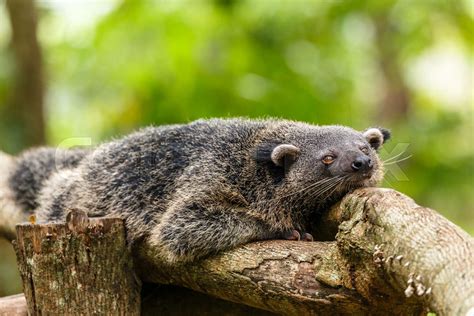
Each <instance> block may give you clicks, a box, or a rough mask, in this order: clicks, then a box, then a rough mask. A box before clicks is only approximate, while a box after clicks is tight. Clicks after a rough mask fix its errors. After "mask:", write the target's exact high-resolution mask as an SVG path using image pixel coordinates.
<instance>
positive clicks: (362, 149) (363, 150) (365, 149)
mask: <svg viewBox="0 0 474 316" xmlns="http://www.w3.org/2000/svg"><path fill="white" fill-rule="evenodd" d="M360 151H362V152H363V153H364V154H366V155H367V154H368V153H369V148H367V147H365V146H363V147H361V148H360Z"/></svg>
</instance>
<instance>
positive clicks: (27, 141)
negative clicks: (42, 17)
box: [2, 0, 45, 151]
mask: <svg viewBox="0 0 474 316" xmlns="http://www.w3.org/2000/svg"><path fill="white" fill-rule="evenodd" d="M6 8H7V11H8V14H9V17H10V24H11V30H12V36H11V49H12V52H13V60H14V65H15V68H14V81H13V86H12V90H11V91H12V92H11V95H10V96H9V100H8V102H7V107H6V109H5V112H4V113H2V118H3V119H2V121H3V123H2V124H3V125H5V126H6V127H7V128H8V129H9V131H10V133H9V135H14V136H15V137H16V139H15V143H16V144H18V146H19V147H18V148H12V150H15V151H17V150H19V149H21V147H30V146H33V145H39V144H44V143H45V126H44V74H43V60H42V52H41V47H40V45H39V42H38V38H37V28H38V18H37V12H36V7H35V4H34V1H33V0H6ZM11 131H14V133H12V132H11Z"/></svg>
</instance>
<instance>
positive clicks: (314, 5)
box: [0, 0, 474, 295]
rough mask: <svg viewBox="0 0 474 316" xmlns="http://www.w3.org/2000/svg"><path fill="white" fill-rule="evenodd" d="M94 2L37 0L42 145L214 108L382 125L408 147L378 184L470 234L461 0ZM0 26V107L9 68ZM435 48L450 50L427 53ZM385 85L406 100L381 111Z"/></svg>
mask: <svg viewBox="0 0 474 316" xmlns="http://www.w3.org/2000/svg"><path fill="white" fill-rule="evenodd" d="M53 2H54V1H53ZM99 2H100V1H99ZM105 2H107V3H109V5H110V8H111V9H110V10H109V11H108V13H107V14H104V15H101V16H99V17H96V18H93V17H92V15H91V17H90V19H88V18H87V17H86V18H83V19H82V23H80V24H79V26H78V25H74V24H73V23H72V22H71V21H69V20H68V18H67V17H65V16H64V15H63V14H62V13H61V12H62V11H60V10H57V8H56V7H55V6H54V5H53V6H52V5H50V4H48V2H46V1H44V2H39V7H40V9H41V23H40V39H41V44H42V45H43V49H44V51H45V60H44V62H45V65H46V68H47V73H48V90H47V91H48V98H47V109H46V110H47V136H48V140H49V142H50V144H51V145H60V144H64V142H65V140H67V139H70V138H73V137H90V138H91V139H92V142H93V143H98V142H100V141H102V140H106V139H109V138H111V137H115V136H120V135H122V134H126V133H128V132H130V131H132V130H134V129H136V128H139V127H141V126H144V125H150V124H156V125H157V124H164V123H176V122H188V121H190V120H194V119H197V118H203V117H216V116H219V117H230V116H248V117H262V116H277V117H282V118H289V119H295V120H302V121H307V122H311V123H317V124H344V125H350V126H352V127H354V128H357V129H364V128H366V127H369V126H374V125H384V126H385V127H388V128H390V129H391V130H392V133H393V140H392V141H391V143H389V144H387V146H386V147H385V151H384V152H382V156H383V158H385V159H387V158H389V157H391V156H393V155H395V154H398V153H400V151H401V150H402V149H403V148H406V152H405V153H404V154H402V155H401V156H400V157H401V158H402V157H406V156H409V155H411V158H409V159H407V160H405V161H403V162H400V163H399V164H397V165H392V166H390V167H389V168H388V173H387V177H386V182H385V183H384V186H387V187H393V188H395V189H397V190H399V191H401V192H404V193H406V194H408V195H410V196H412V197H413V198H414V199H415V200H416V201H417V202H418V203H420V204H422V205H426V206H429V207H432V208H434V209H436V210H438V211H439V212H441V213H442V214H443V215H444V216H446V217H447V218H449V219H450V220H452V221H453V222H455V223H457V224H458V225H460V226H461V227H463V228H464V229H466V230H467V231H468V232H469V233H470V234H474V213H473V211H474V208H473V205H474V194H473V193H474V192H473V180H474V178H473V174H474V149H473V136H472V135H473V98H472V87H473V85H472V73H473V68H472V61H473V52H472V44H473V40H474V37H473V36H472V34H473V21H472V20H473V16H474V13H473V12H474V10H473V2H472V1H471V0H469V1H448V0H446V1H444V0H424V1H407V0H400V1H376V0H369V1H357V0H356V1H329V0H328V1H325V0H314V1H309V0H296V1H289V0H287V1H280V0H257V1H255V0H253V1H250V0H248V1H237V0H218V1H217V0H216V1H204V0H197V1H178V0H168V1H152V0H133V1H123V2H122V1H105ZM73 3H74V1H73V2H71V4H70V6H73V5H74V4H73ZM91 3H93V2H85V4H83V5H84V6H86V7H87V6H88V5H89V6H91V8H90V9H91V10H92V9H94V8H95V7H93V6H94V5H93V4H91ZM76 6H77V4H76ZM82 9H83V10H84V8H82ZM92 11H93V10H92ZM0 17H1V18H0V20H1V19H3V18H4V17H5V13H2V16H0ZM0 23H2V22H0ZM3 26H6V27H5V29H4V30H1V31H0V45H1V46H2V48H3V49H2V51H1V52H0V107H1V106H2V103H3V101H2V100H4V99H5V98H6V95H7V93H8V89H9V86H10V82H11V75H12V69H11V64H12V63H11V56H10V55H9V53H8V50H7V45H8V36H9V35H8V34H9V33H8V25H6V24H5V23H3V24H0V29H1V28H2V27H3ZM439 51H441V52H447V54H448V55H447V56H448V58H447V59H448V61H452V63H448V64H447V66H444V65H443V64H441V63H436V59H434V60H435V61H434V62H433V60H432V59H430V56H433V55H436V54H435V53H436V52H439ZM442 60H444V59H442ZM423 61H429V62H430V63H428V65H429V66H428V67H424V68H423V67H421V66H419V65H420V64H422V63H423ZM443 67H444V68H443ZM420 69H421V70H420ZM427 69H428V71H431V70H432V71H434V73H431V72H427V73H426V74H424V73H423V71H426V70H427ZM439 69H441V74H442V75H443V73H442V70H443V69H447V70H446V71H447V72H446V74H445V76H448V77H449V76H451V74H452V73H453V72H451V70H452V69H456V70H460V71H461V72H460V74H459V78H458V77H456V78H454V77H453V78H448V79H447V82H448V83H449V81H450V80H451V79H452V81H453V82H455V83H456V82H461V84H462V86H463V87H465V86H467V89H468V92H467V94H466V92H465V90H466V89H464V90H462V91H464V94H462V93H461V97H451V98H449V97H444V96H446V95H447V96H450V95H451V96H452V95H453V93H450V91H451V90H453V89H454V90H456V89H457V88H458V87H459V85H458V86H457V87H456V86H455V85H453V84H451V85H449V84H448V85H446V86H442V88H441V89H440V88H439V85H438V86H436V85H435V86H434V87H431V88H430V87H429V86H428V87H427V86H426V85H424V84H423V83H424V82H431V81H432V80H431V79H432V77H433V76H435V74H437V75H439V73H440V70H439ZM458 73H459V71H458V72H454V74H458ZM390 78H392V79H390ZM420 78H421V80H420ZM456 80H458V81H456ZM459 80H460V81H459ZM445 81H446V78H445ZM420 82H421V83H420ZM394 87H395V88H396V89H398V88H402V89H404V91H405V92H406V93H407V94H408V96H409V101H408V108H407V109H406V110H403V113H397V109H395V115H393V114H390V115H388V114H387V113H388V112H387V111H388V110H387V107H386V104H385V103H384V100H385V99H384V97H383V94H384V91H387V89H388V90H390V89H391V88H394ZM437 87H438V88H437ZM436 89H438V90H440V91H436ZM445 90H446V91H445ZM456 91H457V90H456ZM462 91H461V92H462ZM443 93H444V94H443ZM458 94H459V93H458ZM455 95H456V94H455ZM440 96H441V97H440ZM384 104H385V106H384ZM0 122H1V118H0ZM0 136H1V138H2V142H1V144H2V146H3V147H4V148H3V149H5V150H7V151H10V152H17V151H19V150H21V149H23V146H22V144H19V143H17V142H15V141H14V139H15V135H11V134H9V131H7V130H4V129H2V128H1V126H0ZM0 249H1V251H2V252H3V251H7V250H6V249H7V248H6V247H5V246H4V247H1V246H0ZM10 253H11V252H10ZM0 262H1V261H0ZM2 264H3V266H0V295H4V294H6V293H11V292H15V291H19V288H18V283H16V281H13V280H12V279H14V278H15V277H14V276H12V275H14V272H13V271H14V268H15V267H14V265H12V264H9V265H7V264H4V263H2ZM8 278H10V279H8Z"/></svg>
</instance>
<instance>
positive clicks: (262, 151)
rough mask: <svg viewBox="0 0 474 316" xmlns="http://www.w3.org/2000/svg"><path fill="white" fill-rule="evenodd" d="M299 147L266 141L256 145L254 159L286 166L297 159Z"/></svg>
mask: <svg viewBox="0 0 474 316" xmlns="http://www.w3.org/2000/svg"><path fill="white" fill-rule="evenodd" d="M299 154H300V149H299V148H298V147H296V146H295V145H291V144H273V143H268V144H264V145H261V146H259V147H258V149H257V151H256V153H255V160H257V161H260V162H262V161H264V162H270V161H271V162H273V163H274V164H275V165H277V166H279V167H284V166H287V165H288V164H291V163H292V162H294V161H296V159H298V156H299Z"/></svg>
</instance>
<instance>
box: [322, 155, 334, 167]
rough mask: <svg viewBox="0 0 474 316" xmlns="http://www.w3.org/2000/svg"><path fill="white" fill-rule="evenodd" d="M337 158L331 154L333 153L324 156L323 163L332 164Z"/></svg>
mask: <svg viewBox="0 0 474 316" xmlns="http://www.w3.org/2000/svg"><path fill="white" fill-rule="evenodd" d="M335 159H336V157H334V156H331V155H327V156H325V157H324V158H323V160H321V161H322V162H323V164H325V165H330V164H332V163H333V162H334V160H335Z"/></svg>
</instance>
